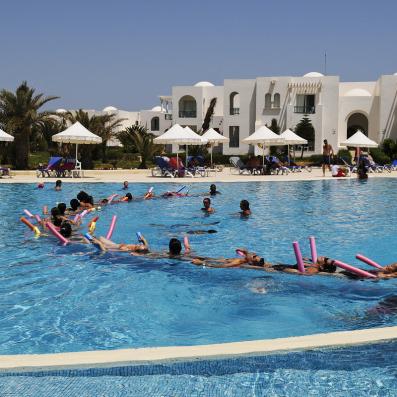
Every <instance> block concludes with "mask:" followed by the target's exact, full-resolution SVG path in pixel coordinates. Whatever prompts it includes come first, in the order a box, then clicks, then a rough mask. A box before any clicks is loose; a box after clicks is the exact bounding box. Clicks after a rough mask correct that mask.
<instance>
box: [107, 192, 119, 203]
mask: <svg viewBox="0 0 397 397" xmlns="http://www.w3.org/2000/svg"><path fill="white" fill-rule="evenodd" d="M117 196H118V194H112V195H111V196H109V198H108V204H110V203H111V202H112V201H113V200H114V199H115V198H116V197H117Z"/></svg>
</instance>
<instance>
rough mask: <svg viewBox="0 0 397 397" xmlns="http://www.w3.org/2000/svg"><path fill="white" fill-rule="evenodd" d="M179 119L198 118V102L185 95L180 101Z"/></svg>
mask: <svg viewBox="0 0 397 397" xmlns="http://www.w3.org/2000/svg"><path fill="white" fill-rule="evenodd" d="M179 117H181V118H185V117H189V118H195V117H197V104H196V100H195V99H194V98H193V97H192V96H191V95H185V96H183V97H182V98H181V99H180V100H179Z"/></svg>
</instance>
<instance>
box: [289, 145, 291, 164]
mask: <svg viewBox="0 0 397 397" xmlns="http://www.w3.org/2000/svg"><path fill="white" fill-rule="evenodd" d="M288 165H291V155H290V153H289V144H288Z"/></svg>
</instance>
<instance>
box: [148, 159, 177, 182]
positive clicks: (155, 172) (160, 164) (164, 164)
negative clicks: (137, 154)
mask: <svg viewBox="0 0 397 397" xmlns="http://www.w3.org/2000/svg"><path fill="white" fill-rule="evenodd" d="M154 163H155V164H156V167H154V168H152V176H161V177H170V178H174V177H175V175H176V174H177V171H176V169H174V168H172V167H171V166H170V159H169V158H168V157H165V156H164V157H161V156H156V157H155V158H154Z"/></svg>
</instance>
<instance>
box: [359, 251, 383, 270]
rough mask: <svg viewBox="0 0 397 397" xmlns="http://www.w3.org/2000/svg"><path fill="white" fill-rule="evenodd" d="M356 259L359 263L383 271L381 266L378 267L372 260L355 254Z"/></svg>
mask: <svg viewBox="0 0 397 397" xmlns="http://www.w3.org/2000/svg"><path fill="white" fill-rule="evenodd" d="M356 258H357V259H358V260H360V261H361V262H364V263H366V264H367V265H370V266H373V267H376V268H377V269H383V267H382V266H381V265H379V263H376V262H375V261H373V260H372V259H369V258H367V257H366V256H364V255H361V254H357V255H356Z"/></svg>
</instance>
